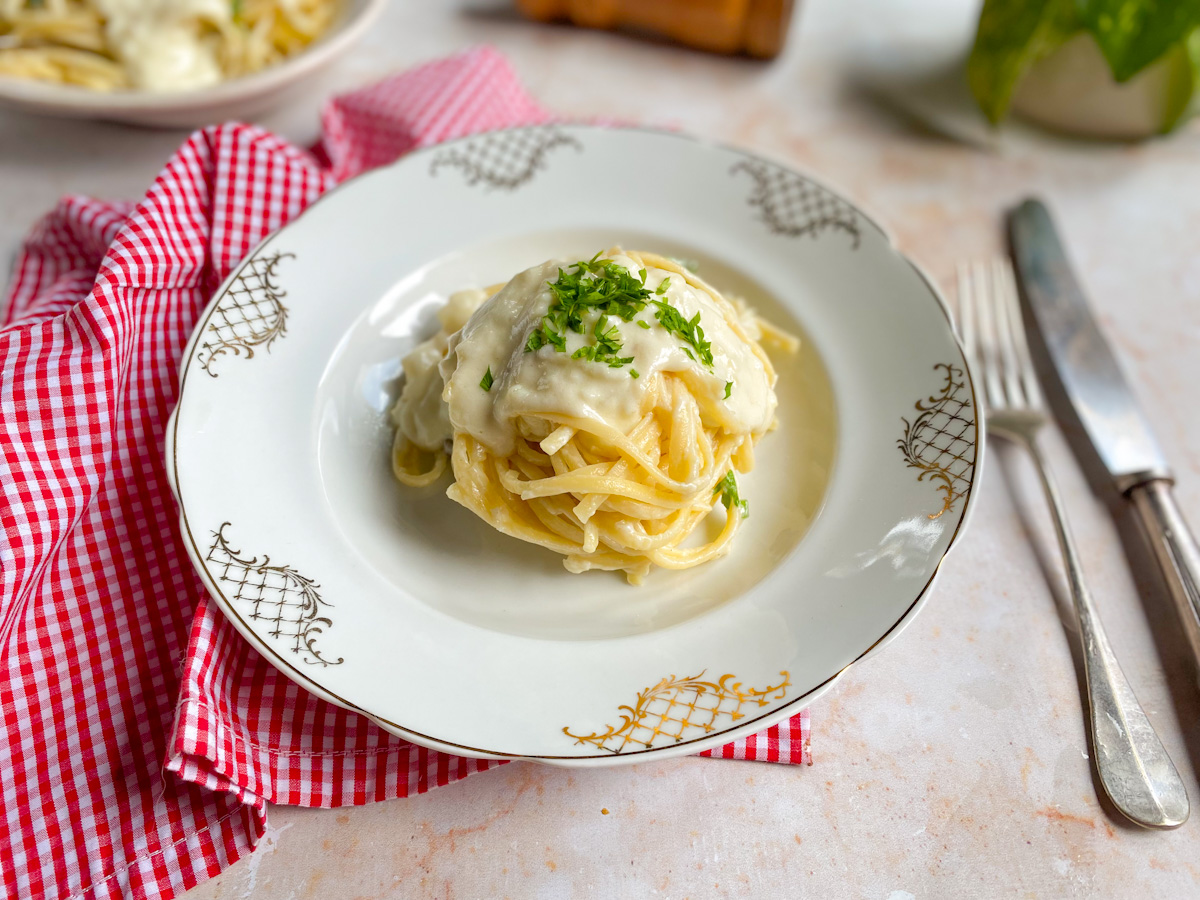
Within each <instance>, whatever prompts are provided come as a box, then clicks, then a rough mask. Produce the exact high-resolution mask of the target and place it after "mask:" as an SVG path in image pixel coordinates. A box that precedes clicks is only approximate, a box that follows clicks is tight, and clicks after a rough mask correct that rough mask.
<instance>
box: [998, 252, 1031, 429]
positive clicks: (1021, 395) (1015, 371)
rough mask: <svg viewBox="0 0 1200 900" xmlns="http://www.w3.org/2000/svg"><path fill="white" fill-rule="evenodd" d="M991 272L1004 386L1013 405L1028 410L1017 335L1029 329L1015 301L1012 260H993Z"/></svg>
mask: <svg viewBox="0 0 1200 900" xmlns="http://www.w3.org/2000/svg"><path fill="white" fill-rule="evenodd" d="M988 270H989V271H988V275H989V281H990V284H991V287H992V297H991V300H992V303H991V305H992V311H993V313H994V314H995V317H996V328H997V331H998V333H999V351H1000V362H1001V366H1002V377H1003V378H1004V387H1005V390H1007V391H1008V399H1009V404H1010V405H1012V406H1015V407H1028V406H1029V397H1028V395H1027V394H1026V392H1025V384H1024V382H1025V379H1024V378H1023V377H1022V376H1023V374H1024V373H1023V372H1022V371H1021V366H1020V362H1019V361H1018V358H1017V342H1018V337H1017V336H1018V333H1020V334H1021V335H1024V331H1025V328H1024V325H1023V323H1022V322H1021V319H1020V315H1021V311H1020V310H1019V309H1017V308H1016V303H1015V302H1014V301H1015V300H1016V297H1015V295H1014V293H1013V288H1015V286H1016V285H1015V283H1014V282H1013V280H1012V278H1011V275H1012V270H1011V268H1010V267H1009V262H1008V260H1007V259H1004V258H998V259H994V260H992V264H991V265H990V266H989V267H988ZM1006 276H1007V277H1006ZM1014 313H1015V316H1014Z"/></svg>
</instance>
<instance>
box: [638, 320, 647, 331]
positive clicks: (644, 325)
mask: <svg viewBox="0 0 1200 900" xmlns="http://www.w3.org/2000/svg"><path fill="white" fill-rule="evenodd" d="M637 323H638V326H639V327H641V328H645V329H646V330H647V331H649V330H650V323H649V322H647V321H646V320H645V319H638V320H637Z"/></svg>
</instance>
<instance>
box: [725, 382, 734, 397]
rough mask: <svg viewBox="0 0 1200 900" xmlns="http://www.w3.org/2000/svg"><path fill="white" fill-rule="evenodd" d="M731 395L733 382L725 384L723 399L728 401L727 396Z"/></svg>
mask: <svg viewBox="0 0 1200 900" xmlns="http://www.w3.org/2000/svg"><path fill="white" fill-rule="evenodd" d="M732 393H733V382H732V381H727V382H725V399H726V400H728V399H729V395H730V394H732Z"/></svg>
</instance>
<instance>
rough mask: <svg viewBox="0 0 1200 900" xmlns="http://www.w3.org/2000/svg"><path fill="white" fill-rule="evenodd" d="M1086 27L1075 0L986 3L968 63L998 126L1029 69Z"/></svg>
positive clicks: (996, 0)
mask: <svg viewBox="0 0 1200 900" xmlns="http://www.w3.org/2000/svg"><path fill="white" fill-rule="evenodd" d="M1084 2H1086V0H1084ZM1080 27H1081V23H1080V20H1079V17H1078V14H1077V11H1076V5H1075V0H985V2H984V4H983V10H982V11H981V12H980V13H979V27H978V29H977V30H976V32H975V45H974V47H972V49H971V56H970V58H969V59H968V60H967V82H968V84H969V85H970V87H971V93H972V94H974V95H975V99H976V100H977V101H978V103H979V106H980V108H981V109H982V110H983V113H984V115H986V116H987V117H988V119H989V120H991V122H992V123H993V124H998V123H999V122H1000V121H1001V120H1002V119H1003V118H1004V116H1005V114H1006V113H1007V112H1008V107H1009V104H1011V103H1012V96H1013V91H1014V90H1016V87H1017V84H1018V83H1019V82H1020V80H1021V78H1022V77H1024V75H1025V73H1026V72H1027V71H1029V67H1030V66H1032V65H1033V64H1034V63H1035V62H1037V61H1038V60H1039V59H1041V58H1042V57H1044V56H1047V55H1049V54H1050V53H1052V52H1053V51H1054V50H1057V49H1058V48H1059V47H1060V46H1061V45H1062V43H1063V42H1064V41H1065V40H1066V39H1067V38H1068V37H1070V36H1071V35H1072V34H1074V33H1075V32H1077V31H1078V30H1079V29H1080Z"/></svg>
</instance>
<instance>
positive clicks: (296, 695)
mask: <svg viewBox="0 0 1200 900" xmlns="http://www.w3.org/2000/svg"><path fill="white" fill-rule="evenodd" d="M549 118H550V116H549V114H548V113H547V112H546V111H544V110H543V109H541V107H539V106H538V105H537V104H536V103H535V102H534V101H533V100H532V99H531V98H530V97H529V96H528V95H527V94H526V93H525V92H524V91H523V90H522V89H521V87H520V85H519V83H518V81H517V79H516V77H515V76H514V74H513V72H512V71H511V69H510V68H509V66H508V64H507V63H506V62H505V60H504V59H503V58H502V57H501V56H500V55H499V54H498V53H496V52H495V51H494V50H492V49H489V48H486V47H484V48H477V49H473V50H470V51H467V52H464V53H462V54H459V55H457V56H454V57H451V58H448V59H445V60H441V61H438V62H434V63H430V64H429V65H426V66H423V67H421V68H419V69H416V70H413V71H411V72H407V73H404V74H401V75H398V76H396V77H393V78H390V79H388V80H386V81H384V82H382V83H380V84H378V85H376V86H374V87H371V88H367V89H365V90H362V91H359V92H356V93H354V94H350V95H347V96H345V97H341V98H338V99H336V100H334V101H333V102H331V103H330V104H329V106H328V108H327V109H326V111H325V116H324V128H325V138H324V141H323V142H322V144H321V145H320V146H319V147H318V148H316V150H315V151H313V152H312V153H309V152H305V151H303V150H300V149H297V148H296V147H294V146H291V145H289V144H288V143H287V142H285V141H283V140H282V139H280V138H278V137H276V136H274V135H272V134H269V133H267V132H265V131H263V130H261V129H259V128H253V127H249V126H245V125H225V126H221V127H214V128H208V129H205V130H204V131H201V132H197V133H196V134H194V135H193V136H192V137H191V138H190V139H189V140H188V141H187V143H186V144H184V145H183V147H182V148H180V150H179V152H178V153H176V154H175V156H174V157H173V158H172V159H171V160H170V162H169V163H167V166H166V168H165V169H164V170H163V172H162V174H161V175H160V176H159V177H158V179H157V181H155V183H154V185H153V186H152V187H151V188H150V190H149V192H148V193H147V194H146V197H145V198H144V199H143V200H142V201H141V202H140V203H138V204H137V205H136V206H135V205H133V204H128V203H104V202H99V201H95V200H89V199H86V198H82V197H70V198H67V199H64V200H63V201H62V202H61V203H60V204H59V205H58V207H57V208H56V209H55V210H54V211H53V212H51V213H50V214H49V215H48V216H46V218H44V219H43V220H42V221H41V222H40V223H39V224H38V226H37V227H36V228H35V229H34V231H33V233H32V234H30V236H29V238H28V240H27V241H26V243H25V245H24V248H23V249H22V251H21V254H20V256H19V257H18V259H17V262H16V268H15V275H14V279H13V282H12V284H11V287H10V289H9V293H8V299H7V304H6V306H5V308H4V310H3V313H2V314H0V490H3V510H2V511H3V525H4V535H3V540H2V541H0V667H2V671H3V679H4V682H3V703H2V713H3V727H2V728H0V770H2V772H3V775H2V776H0V785H2V787H0V796H2V806H0V809H2V819H3V824H2V825H0V828H2V829H3V835H2V837H0V870H2V871H3V884H4V892H5V894H6V895H7V896H13V897H35V896H36V897H49V898H71V900H76V898H92V897H96V898H99V897H164V898H165V897H171V896H172V895H174V894H176V893H179V892H180V891H183V890H186V889H187V888H189V887H192V886H193V885H195V884H197V883H198V882H200V881H202V880H203V879H205V878H207V877H209V876H212V875H215V874H216V873H217V872H219V871H220V870H221V869H222V868H224V867H225V866H227V865H229V864H230V863H231V862H233V861H234V860H235V859H237V858H238V857H239V856H240V855H242V854H243V853H245V852H247V851H248V850H250V849H251V848H253V846H254V845H255V843H256V842H257V840H258V839H259V837H261V835H262V834H263V831H264V828H265V824H266V806H267V802H268V801H271V802H274V803H292V804H299V805H304V806H320V807H332V806H340V805H346V804H351V803H353V804H360V803H367V802H369V801H371V800H383V799H388V798H393V797H405V796H408V795H409V794H412V793H423V792H425V791H427V790H429V789H430V788H433V787H435V786H439V785H444V784H449V783H450V782H452V781H456V780H458V779H460V778H463V777H465V776H467V775H469V774H472V773H474V772H481V771H483V770H485V769H488V768H491V767H493V766H495V765H497V763H494V762H484V761H477V760H469V759H463V758H460V757H455V756H449V755H446V754H444V753H436V752H433V751H429V750H426V749H424V748H422V747H418V746H415V745H413V744H410V743H408V742H407V741H403V740H400V739H398V738H395V737H392V736H390V735H388V734H386V733H385V732H383V731H381V730H380V729H379V728H377V727H375V726H374V725H372V724H371V723H370V722H368V721H367V720H366V719H364V718H362V717H360V716H358V715H356V714H354V713H349V712H346V711H344V710H341V709H338V708H336V707H334V706H331V705H329V704H328V703H325V702H323V701H321V700H318V699H317V698H315V697H313V696H312V695H310V694H308V693H307V692H305V691H304V690H303V689H301V688H299V687H297V686H296V685H295V684H293V683H292V682H290V681H288V680H287V679H286V678H284V677H283V676H282V675H280V674H278V673H277V672H276V670H275V669H274V668H272V667H271V666H270V665H268V664H267V663H266V662H265V661H264V660H263V659H262V658H261V657H260V656H259V655H258V654H257V653H256V652H255V651H254V650H252V649H251V648H250V646H249V645H248V644H247V643H245V642H244V641H243V640H242V639H241V638H240V637H239V636H238V634H237V633H236V632H235V631H234V629H233V628H232V626H230V625H229V623H228V622H226V620H225V619H224V618H223V617H222V616H221V615H220V613H219V612H218V611H217V610H216V608H215V607H214V605H213V604H212V603H211V602H210V601H209V599H208V597H207V596H206V594H205V592H204V589H203V588H202V587H201V584H200V581H199V579H198V578H197V577H196V576H195V575H194V574H193V572H192V570H191V568H190V566H189V564H188V562H187V557H186V555H185V554H184V552H183V549H182V544H181V542H180V538H179V533H178V522H177V518H176V510H175V505H174V502H173V500H172V498H171V494H170V490H169V488H168V486H167V479H166V472H165V470H164V463H163V458H162V444H163V430H164V428H165V426H166V422H167V416H168V415H169V414H170V412H171V409H172V407H173V406H174V403H175V398H176V391H177V387H178V385H177V373H178V364H179V359H180V356H181V354H182V352H183V348H184V345H185V343H186V342H187V339H188V335H189V334H190V332H191V330H192V327H193V325H194V324H195V322H196V320H197V318H198V317H199V315H200V312H201V311H202V309H203V308H204V306H205V304H206V303H207V301H208V299H209V297H210V296H211V295H212V293H213V292H214V290H215V289H216V288H217V286H218V285H219V284H220V283H221V281H222V280H223V279H224V278H225V276H226V275H227V274H228V272H229V271H230V269H232V268H233V267H234V266H235V264H236V263H237V262H238V261H239V260H240V259H241V258H242V257H243V256H244V255H245V254H246V253H248V252H249V251H250V250H251V249H252V248H253V247H254V246H255V245H256V244H257V243H258V242H259V241H260V240H261V239H262V238H263V237H264V236H265V235H266V234H267V233H268V232H270V231H271V230H273V229H275V228H277V227H279V226H280V225H282V224H283V223H284V222H287V221H288V220H289V219H291V218H293V217H294V216H296V215H297V214H298V213H299V212H300V211H301V210H303V209H304V208H305V206H307V205H308V204H309V203H311V202H312V201H313V200H314V199H316V197H317V196H318V195H320V194H321V192H322V191H324V190H326V189H327V188H329V187H330V186H331V185H332V184H334V183H335V182H336V181H338V180H340V179H342V178H346V177H349V176H351V175H354V174H356V173H358V172H361V171H362V170H363V169H365V168H369V167H371V166H374V165H379V164H381V163H384V162H387V161H389V160H391V159H394V158H395V157H396V156H398V155H399V154H401V153H403V152H405V151H407V150H410V149H412V148H414V147H421V146H425V145H429V144H433V143H436V142H438V141H442V140H445V139H448V138H454V137H459V136H461V135H465V134H470V133H472V132H477V131H482V130H487V129H493V128H500V127H504V126H511V125H521V124H529V123H535V122H543V121H546V120H548V119H549ZM400 199H402V198H400ZM808 734H809V720H808V713H807V712H803V713H801V714H799V715H797V716H795V717H794V718H792V719H791V720H790V721H788V722H783V723H781V724H780V725H778V726H775V727H772V728H770V729H768V730H767V731H766V732H764V733H762V734H760V735H757V736H754V737H750V738H746V739H745V740H740V741H737V742H735V743H733V744H730V745H728V746H726V747H724V748H722V749H721V750H717V751H712V752H711V753H710V754H705V755H713V756H722V757H725V758H733V759H752V760H765V761H771V762H791V763H801V762H809V754H808Z"/></svg>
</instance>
